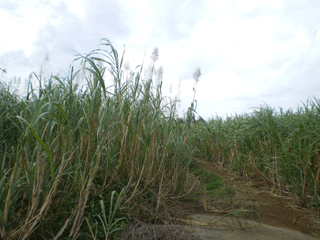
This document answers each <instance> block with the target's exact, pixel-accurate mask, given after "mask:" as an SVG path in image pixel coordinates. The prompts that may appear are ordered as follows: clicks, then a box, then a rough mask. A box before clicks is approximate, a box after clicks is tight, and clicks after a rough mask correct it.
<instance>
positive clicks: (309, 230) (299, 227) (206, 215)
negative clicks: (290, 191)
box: [186, 162, 320, 239]
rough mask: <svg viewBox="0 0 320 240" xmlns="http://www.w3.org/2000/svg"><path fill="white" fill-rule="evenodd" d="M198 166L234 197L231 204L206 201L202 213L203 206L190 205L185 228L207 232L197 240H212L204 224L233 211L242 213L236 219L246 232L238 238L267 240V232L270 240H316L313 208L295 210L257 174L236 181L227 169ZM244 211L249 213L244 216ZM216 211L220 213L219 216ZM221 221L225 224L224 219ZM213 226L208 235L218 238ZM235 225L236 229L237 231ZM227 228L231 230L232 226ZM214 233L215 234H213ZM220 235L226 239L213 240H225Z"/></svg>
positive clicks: (319, 233)
mask: <svg viewBox="0 0 320 240" xmlns="http://www.w3.org/2000/svg"><path fill="white" fill-rule="evenodd" d="M199 166H200V167H201V168H204V169H206V171H208V172H211V173H214V174H216V175H218V176H220V177H221V178H222V179H223V180H224V181H225V182H226V183H227V184H228V185H230V186H232V187H233V189H234V190H235V195H234V197H233V199H232V203H226V202H223V201H215V199H210V198H208V201H207V210H206V211H205V210H204V206H203V205H204V204H201V205H202V206H200V205H199V204H198V206H197V207H196V206H195V205H194V208H193V209H192V208H190V209H189V210H190V211H191V213H192V214H191V215H189V217H190V219H189V220H186V223H187V225H188V228H187V229H189V230H190V229H191V230H192V229H193V230H194V231H195V233H196V232H199V229H198V228H199V227H200V228H201V225H203V226H207V230H204V229H202V230H200V232H203V231H207V233H205V234H202V235H201V234H200V235H199V236H202V237H201V239H212V238H210V236H211V237H213V236H216V235H210V231H208V227H210V224H208V221H209V222H210V221H211V223H212V222H217V221H213V220H217V219H219V218H221V216H223V215H225V214H226V212H228V211H229V212H232V211H236V210H240V211H242V210H244V211H243V213H244V214H239V215H238V217H239V219H242V220H245V221H247V222H246V223H247V229H246V227H245V228H244V229H245V231H240V232H246V231H248V232H247V233H240V232H239V234H240V235H241V234H248V235H249V236H251V235H250V234H253V236H252V237H254V234H260V235H257V237H258V238H256V239H264V238H260V237H261V236H263V235H266V236H265V237H266V238H265V239H269V237H270V236H268V231H270V233H271V232H272V233H273V232H274V233H273V234H275V235H274V236H276V235H277V234H279V238H277V237H275V238H273V239H284V238H283V236H286V238H285V239H287V238H288V239H289V236H291V235H290V234H292V236H296V237H297V238H292V239H307V236H308V239H318V238H320V220H319V217H317V210H316V209H315V208H309V209H307V208H302V207H299V206H298V205H297V204H296V202H295V200H294V199H293V198H292V197H290V196H288V195H287V196H285V195H286V194H285V193H283V194H282V196H280V195H279V190H276V189H275V188H274V187H273V186H272V184H270V183H269V182H268V181H267V180H265V179H264V178H263V177H262V176H259V174H257V175H250V176H242V177H239V176H236V175H235V174H233V173H231V172H229V171H228V169H225V168H222V167H221V166H219V165H218V164H210V163H207V162H201V163H199ZM198 193H199V191H198ZM202 202H203V199H202ZM223 209H228V211H223ZM245 210H249V211H248V212H246V211H245ZM219 211H221V213H220V214H219ZM223 219H224V220H225V219H227V218H223ZM230 219H231V218H230ZM230 219H229V220H230ZM233 219H235V218H233ZM236 219H238V218H236ZM242 220H241V221H242ZM234 222H235V223H234V226H233V227H235V228H238V229H239V223H238V221H237V220H236V221H234ZM246 223H243V224H246ZM254 223H257V224H258V225H256V226H255V227H254V226H253V225H254ZM228 224H229V223H228ZM214 225H215V226H213V224H212V231H211V233H212V234H219V231H220V233H221V230H218V228H217V226H218V225H219V224H214ZM236 225H238V227H237V226H236ZM269 226H270V227H269ZM271 226H272V227H271ZM229 227H230V228H233V227H232V226H229ZM253 229H255V230H253ZM259 229H260V230H259ZM268 229H269V230H268ZM229 230H230V229H229ZM292 230H293V231H292ZM214 231H218V232H216V233H214ZM295 231H297V232H295ZM263 232H264V233H263ZM298 232H300V233H301V235H300V233H298ZM222 233H223V234H222V235H221V236H226V238H223V237H222V238H219V236H220V235H219V236H218V235H217V238H214V239H228V237H227V232H226V233H224V232H222ZM228 234H229V233H228ZM261 234H262V235H261ZM303 234H306V235H303ZM206 235H207V236H208V237H207V238H206V237H203V236H206ZM240 235H239V237H240ZM298 235H299V236H298ZM228 236H229V235H228ZM235 236H237V233H233V237H232V238H234V237H235ZM241 236H242V235H241ZM230 237H231V235H230ZM234 239H238V238H234ZM239 239H241V238H239ZM253 239H254V238H253Z"/></svg>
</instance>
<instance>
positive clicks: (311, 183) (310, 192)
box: [189, 98, 320, 209]
mask: <svg viewBox="0 0 320 240" xmlns="http://www.w3.org/2000/svg"><path fill="white" fill-rule="evenodd" d="M319 136H320V101H319V100H318V99H316V98H314V99H312V100H309V101H308V102H307V103H306V104H304V105H303V107H300V108H298V109H297V111H296V112H293V111H292V110H288V111H283V110H282V109H280V111H279V112H276V111H275V110H274V109H272V108H270V107H268V106H267V107H261V108H260V109H257V110H255V111H254V112H253V113H252V114H242V115H235V116H234V117H228V118H227V119H226V120H223V119H221V118H219V117H217V118H216V119H211V120H210V121H209V122H208V123H206V122H203V121H198V123H197V124H193V126H192V133H190V139H189V141H190V143H191V144H194V146H195V147H196V148H197V152H196V155H197V157H198V158H204V159H207V160H208V161H211V162H219V163H220V164H221V165H225V166H227V167H229V168H230V169H232V170H234V171H236V172H238V174H245V173H246V174H250V173H254V174H258V175H260V176H261V177H264V178H265V179H266V180H267V181H269V182H270V183H272V184H273V185H274V186H275V187H278V188H280V191H281V193H282V192H284V191H285V190H287V191H289V192H290V193H291V194H292V195H293V196H294V197H295V198H296V199H297V200H298V203H300V204H301V205H303V206H312V205H313V206H316V207H317V208H318V209H319V193H320V192H319V177H320V176H319V175H320V154H319V153H320V138H319Z"/></svg>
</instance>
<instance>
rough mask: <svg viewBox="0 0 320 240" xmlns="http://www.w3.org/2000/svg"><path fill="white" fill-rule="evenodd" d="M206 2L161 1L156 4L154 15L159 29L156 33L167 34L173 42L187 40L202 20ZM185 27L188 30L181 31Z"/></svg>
mask: <svg viewBox="0 0 320 240" xmlns="http://www.w3.org/2000/svg"><path fill="white" fill-rule="evenodd" d="M204 6H205V1H204V0H203V1H190V0H189V1H185V0H177V1H165V2H163V1H161V2H159V3H158V4H155V6H154V9H153V13H154V14H155V15H156V19H157V23H156V24H157V25H158V27H157V28H156V29H155V30H154V33H155V34H157V32H158V34H159V31H160V34H165V35H166V37H167V38H168V39H169V40H171V41H177V40H181V39H185V38H187V37H189V36H190V34H191V33H192V29H193V28H194V27H195V26H196V23H197V21H198V20H200V19H201V17H202V16H201V13H202V11H203V8H204ZM179 26H180V27H183V28H185V29H187V30H182V29H179Z"/></svg>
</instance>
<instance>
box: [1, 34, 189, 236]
mask: <svg viewBox="0 0 320 240" xmlns="http://www.w3.org/2000/svg"><path fill="white" fill-rule="evenodd" d="M75 61H78V62H79V61H80V62H81V66H83V68H82V69H79V70H78V71H75V70H74V69H73V68H70V73H69V74H68V76H66V77H64V78H61V77H57V76H51V77H50V78H49V79H47V80H46V81H45V82H44V79H43V78H41V76H40V77H38V76H37V75H35V76H36V78H37V79H38V81H39V87H38V88H37V89H35V88H34V86H33V85H32V84H31V82H29V84H28V91H27V93H26V94H25V96H24V97H21V96H20V95H17V94H15V93H13V92H12V91H10V89H8V87H7V86H6V85H5V84H4V83H2V84H1V85H0V108H1V109H0V148H1V151H0V159H1V162H0V167H1V171H0V238H1V239H58V238H60V239H75V238H77V237H78V239H88V237H90V238H96V239H101V238H108V237H110V235H112V236H115V235H114V234H116V232H117V230H119V229H122V228H123V227H124V226H125V224H126V223H127V221H126V217H128V216H131V217H144V218H148V219H149V220H153V221H157V220H158V221H159V219H160V220H161V219H163V216H164V215H165V214H163V212H166V213H167V214H168V213H169V209H167V207H166V206H167V204H168V203H167V202H168V201H169V200H170V198H171V197H174V196H177V195H179V194H181V193H182V191H183V182H184V181H185V173H186V171H187V170H188V163H189V162H190V160H191V159H192V153H193V151H192V149H190V148H188V147H186V138H187V132H188V130H187V128H186V127H185V126H183V125H179V124H178V123H177V121H176V120H175V115H176V113H175V110H176V107H175V103H173V102H169V103H168V102H166V101H164V97H163V96H162V89H161V87H162V79H161V81H157V83H154V81H153V80H152V75H151V78H148V79H143V78H142V66H140V71H138V72H135V73H133V74H132V75H130V76H129V77H128V78H127V79H124V77H123V75H124V73H123V54H122V56H119V54H118V52H117V51H116V50H115V48H114V47H113V46H112V44H111V43H110V41H109V40H107V39H103V40H102V44H101V47H100V48H99V49H96V50H94V51H92V52H90V53H89V54H87V55H79V56H78V57H77V59H75ZM154 61H155V59H154ZM153 65H154V64H153ZM106 72H109V73H110V74H111V76H112V79H113V85H112V86H107V85H106V81H105V73H106ZM80 73H81V74H80ZM81 76H82V78H83V79H81V80H82V81H85V82H86V84H85V86H83V87H82V88H79V86H78V85H77V84H76V82H77V81H78V79H77V78H79V77H81ZM120 192H121V194H115V193H120ZM110 199H111V201H110ZM113 199H115V200H114V201H116V207H112V204H113ZM109 203H110V206H108V204H109ZM108 210H109V212H108ZM106 216H112V217H109V218H108V219H107V218H106ZM84 220H86V221H84ZM111 220H112V222H108V221H111ZM111 233H112V234H111ZM112 236H111V237H112Z"/></svg>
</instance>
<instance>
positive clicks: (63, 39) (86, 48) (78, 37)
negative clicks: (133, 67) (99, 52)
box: [34, 1, 130, 70]
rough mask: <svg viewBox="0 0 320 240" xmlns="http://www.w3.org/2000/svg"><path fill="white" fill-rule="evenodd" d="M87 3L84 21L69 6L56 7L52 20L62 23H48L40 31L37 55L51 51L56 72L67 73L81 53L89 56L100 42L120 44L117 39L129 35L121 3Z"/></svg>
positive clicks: (36, 45) (37, 41) (59, 5)
mask: <svg viewBox="0 0 320 240" xmlns="http://www.w3.org/2000/svg"><path fill="white" fill-rule="evenodd" d="M85 4H87V5H86V6H85V9H86V17H85V18H84V19H81V18H79V17H78V16H77V15H75V14H74V13H71V12H70V11H69V10H68V7H67V5H66V4H65V3H63V2H61V3H59V4H58V5H56V6H55V7H54V10H53V13H52V14H51V16H50V20H58V21H59V24H58V25H53V24H51V22H50V21H48V22H47V24H46V25H45V26H44V27H43V28H41V29H40V31H39V33H38V37H37V40H36V41H35V43H34V46H35V47H36V49H37V50H36V52H35V53H34V55H38V56H42V55H45V54H46V53H47V52H49V53H50V57H51V60H52V62H54V63H55V67H56V70H59V69H63V70H66V68H67V67H68V66H69V64H70V63H71V61H72V60H73V59H74V58H75V54H76V53H77V52H79V53H88V52H90V51H91V50H93V49H96V48H97V47H98V44H99V41H100V39H102V38H109V39H110V40H111V42H112V43H113V44H115V45H117V44H116V42H115V41H116V40H117V39H126V38H127V37H128V36H129V34H130V31H129V27H128V26H127V24H126V22H127V20H126V18H125V13H124V10H122V8H121V5H119V4H118V2H117V1H108V2H107V3H106V2H105V1H92V2H91V1H90V2H89V1H86V2H85ZM121 43H122V42H121Z"/></svg>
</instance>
